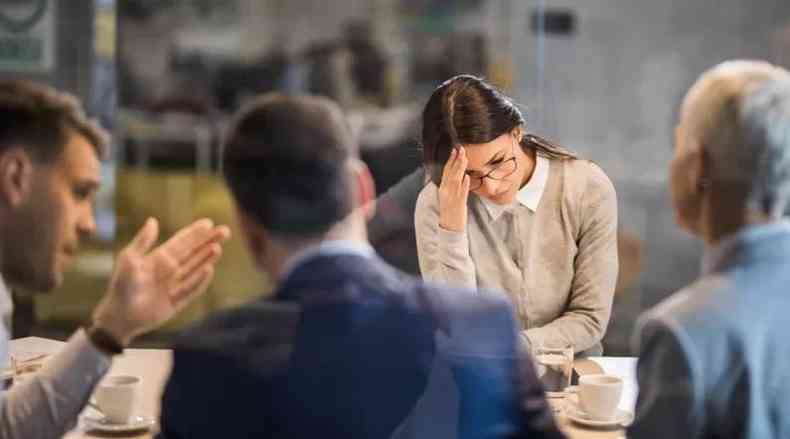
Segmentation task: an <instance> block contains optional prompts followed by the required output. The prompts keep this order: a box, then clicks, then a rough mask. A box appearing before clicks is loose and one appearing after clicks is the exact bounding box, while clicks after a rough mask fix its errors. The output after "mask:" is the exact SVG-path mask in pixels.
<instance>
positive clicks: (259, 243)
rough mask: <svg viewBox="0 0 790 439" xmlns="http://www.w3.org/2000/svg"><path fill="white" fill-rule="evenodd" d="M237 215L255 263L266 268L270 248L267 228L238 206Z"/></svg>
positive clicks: (261, 267)
mask: <svg viewBox="0 0 790 439" xmlns="http://www.w3.org/2000/svg"><path fill="white" fill-rule="evenodd" d="M236 217H237V218H238V219H239V227H241V235H242V239H243V240H244V242H245V244H246V245H247V249H248V250H249V251H250V253H251V254H252V258H253V260H254V261H255V265H256V266H257V267H258V268H259V269H265V267H266V264H265V261H266V253H267V251H268V248H269V237H268V233H267V232H266V229H265V228H264V227H263V226H261V225H260V224H258V223H257V222H256V221H255V220H254V219H253V218H250V216H249V215H248V214H246V213H244V212H243V211H242V209H241V208H240V207H239V206H238V205H237V206H236Z"/></svg>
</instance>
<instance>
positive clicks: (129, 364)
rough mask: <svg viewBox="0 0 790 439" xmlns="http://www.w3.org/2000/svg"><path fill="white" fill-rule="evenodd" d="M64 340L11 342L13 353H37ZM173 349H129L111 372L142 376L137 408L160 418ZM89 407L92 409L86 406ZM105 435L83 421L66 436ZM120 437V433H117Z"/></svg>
mask: <svg viewBox="0 0 790 439" xmlns="http://www.w3.org/2000/svg"><path fill="white" fill-rule="evenodd" d="M63 344H64V343H63V342H60V341H55V340H48V339H45V338H39V337H26V338H20V339H17V340H12V341H11V343H10V346H9V352H10V353H11V355H23V356H24V355H32V354H35V353H56V352H58V351H59V350H60V348H61V347H62V346H63ZM172 362H173V358H172V352H171V351H170V350H167V349H126V350H125V351H124V353H123V355H119V356H117V357H115V358H114V359H113V363H112V367H111V368H110V371H109V373H108V375H137V376H139V377H141V378H142V382H143V385H142V386H141V388H140V395H139V397H138V400H137V402H138V406H137V410H136V412H137V413H139V414H140V415H143V416H150V417H153V418H157V419H158V418H159V404H160V401H161V399H162V390H163V389H164V385H165V381H166V380H167V377H168V376H169V375H170V368H171V367H172ZM86 410H90V409H86ZM100 437H101V438H106V437H107V435H106V434H104V435H101V434H100V433H96V434H92V433H91V432H88V431H86V430H85V427H84V426H83V425H82V422H80V423H79V424H78V425H77V428H75V429H74V430H72V431H70V432H68V433H67V434H66V436H65V437H64V438H65V439H81V438H100ZM116 437H119V436H116ZM123 437H124V438H134V439H137V438H139V439H142V438H146V439H147V438H151V437H153V433H152V432H145V433H140V434H137V435H135V434H131V435H123Z"/></svg>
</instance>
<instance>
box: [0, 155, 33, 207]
mask: <svg viewBox="0 0 790 439" xmlns="http://www.w3.org/2000/svg"><path fill="white" fill-rule="evenodd" d="M32 185H33V160H32V159H31V158H30V154H28V153H27V151H25V150H24V149H22V148H19V147H11V148H9V149H7V150H6V151H4V152H3V153H2V154H0V197H2V201H3V202H4V203H6V204H7V205H8V206H11V207H17V206H19V205H20V204H22V203H23V202H24V201H25V200H26V199H27V198H28V197H29V196H30V193H31V191H32Z"/></svg>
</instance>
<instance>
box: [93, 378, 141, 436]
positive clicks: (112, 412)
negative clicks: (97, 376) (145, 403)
mask: <svg viewBox="0 0 790 439" xmlns="http://www.w3.org/2000/svg"><path fill="white" fill-rule="evenodd" d="M138 387H140V378H139V377H136V376H133V375H113V376H110V377H107V378H105V379H104V380H102V381H101V382H100V383H99V385H98V386H96V391H95V392H94V393H93V397H94V400H95V401H96V405H97V406H98V407H99V410H101V411H102V413H104V415H105V416H106V417H107V420H108V421H110V422H112V423H115V424H125V423H127V422H129V419H130V418H131V417H132V415H133V414H134V409H135V402H136V400H137V393H138Z"/></svg>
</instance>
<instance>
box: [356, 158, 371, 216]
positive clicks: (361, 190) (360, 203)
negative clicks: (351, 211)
mask: <svg viewBox="0 0 790 439" xmlns="http://www.w3.org/2000/svg"><path fill="white" fill-rule="evenodd" d="M351 167H352V170H353V175H354V182H355V184H356V190H355V196H356V200H355V205H354V208H355V209H356V208H361V209H362V212H363V214H364V215H365V219H367V220H370V219H371V218H373V215H375V214H376V183H375V182H374V181H373V176H372V175H371V174H370V170H369V169H368V167H367V165H365V163H363V162H362V161H361V160H353V161H352V164H351Z"/></svg>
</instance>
